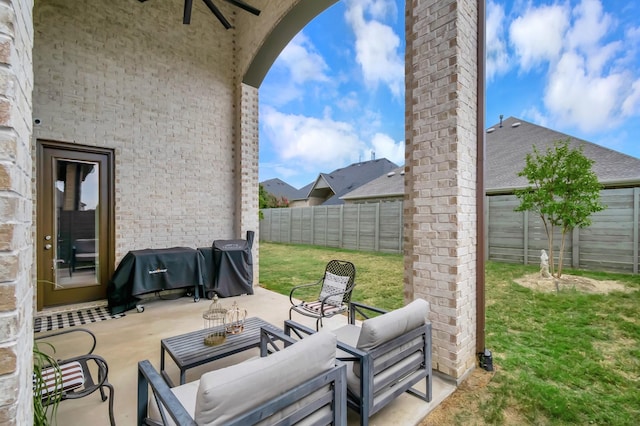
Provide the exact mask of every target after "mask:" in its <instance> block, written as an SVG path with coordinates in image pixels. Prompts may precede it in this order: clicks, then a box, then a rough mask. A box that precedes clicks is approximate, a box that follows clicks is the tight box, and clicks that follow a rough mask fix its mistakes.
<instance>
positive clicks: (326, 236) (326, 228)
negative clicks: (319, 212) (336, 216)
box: [324, 206, 329, 247]
mask: <svg viewBox="0 0 640 426" xmlns="http://www.w3.org/2000/svg"><path fill="white" fill-rule="evenodd" d="M324 246H325V247H328V246H329V206H324Z"/></svg>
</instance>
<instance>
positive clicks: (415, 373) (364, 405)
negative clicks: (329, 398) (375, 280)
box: [284, 299, 432, 425]
mask: <svg viewBox="0 0 640 426" xmlns="http://www.w3.org/2000/svg"><path fill="white" fill-rule="evenodd" d="M356 313H358V314H360V315H361V316H362V317H363V318H365V320H364V321H363V322H362V324H361V325H356ZM372 313H384V314H383V315H379V316H377V317H373V318H369V315H370V314H372ZM428 313H429V303H428V302H426V301H425V300H422V299H417V300H414V301H413V302H411V303H410V304H408V305H407V306H405V307H403V308H400V309H396V310H394V311H391V312H387V313H385V311H383V310H381V309H377V308H372V307H370V306H366V305H363V304H360V303H356V302H351V303H350V304H349V324H348V325H346V326H344V327H341V328H339V329H337V330H333V331H332V333H335V334H336V336H337V339H338V345H337V346H338V352H337V358H338V359H339V360H341V361H343V362H345V363H346V364H347V405H348V406H349V408H351V409H353V410H355V411H357V412H358V413H359V414H360V424H361V425H368V424H369V417H370V416H372V415H373V414H375V413H377V412H378V411H380V410H381V409H382V408H383V407H385V406H386V405H387V404H388V403H390V402H391V401H393V400H394V399H395V398H396V397H398V396H400V395H401V394H403V393H404V392H408V393H410V394H412V395H414V396H417V397H418V398H420V399H422V400H424V401H427V402H428V401H431V394H432V372H431V324H430V323H428V322H427V319H426V317H427V315H428ZM284 330H285V334H287V335H291V333H294V334H295V335H296V336H297V337H298V338H301V339H303V338H304V339H306V338H308V337H306V336H307V335H310V334H313V333H314V332H315V331H314V330H312V329H311V328H309V327H306V326H303V325H301V324H298V323H296V322H294V321H291V320H286V321H285V327H284ZM304 339H303V340H304ZM423 380H424V385H425V388H426V389H425V392H421V391H419V390H417V389H415V388H414V386H415V385H416V384H418V383H419V382H421V381H423Z"/></svg>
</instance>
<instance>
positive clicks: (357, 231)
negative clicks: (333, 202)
mask: <svg viewBox="0 0 640 426" xmlns="http://www.w3.org/2000/svg"><path fill="white" fill-rule="evenodd" d="M361 205H362V204H358V217H357V218H356V248H357V249H358V250H360V206H361Z"/></svg>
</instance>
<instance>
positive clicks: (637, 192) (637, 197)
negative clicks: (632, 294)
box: [633, 187, 640, 274]
mask: <svg viewBox="0 0 640 426" xmlns="http://www.w3.org/2000/svg"><path fill="white" fill-rule="evenodd" d="M639 203H640V188H638V187H635V188H633V273H634V274H637V273H638V238H639V237H638V219H639V217H640V213H639V212H638V210H639V209H640V206H638V204H639Z"/></svg>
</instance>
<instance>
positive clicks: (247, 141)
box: [235, 83, 260, 284]
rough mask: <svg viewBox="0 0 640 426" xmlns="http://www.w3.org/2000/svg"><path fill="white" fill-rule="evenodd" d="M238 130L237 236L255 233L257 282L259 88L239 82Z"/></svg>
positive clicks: (254, 255)
mask: <svg viewBox="0 0 640 426" xmlns="http://www.w3.org/2000/svg"><path fill="white" fill-rule="evenodd" d="M239 84H240V88H239V89H238V91H237V93H239V99H238V102H237V105H239V107H238V108H237V111H236V112H237V115H238V116H237V123H238V124H237V126H236V127H237V129H238V131H237V132H236V142H237V143H236V150H235V152H236V177H237V181H236V193H237V195H236V219H237V222H236V231H238V232H239V233H240V235H238V236H237V237H235V238H244V237H245V235H246V232H247V231H254V232H255V239H254V240H253V250H252V252H253V268H254V270H253V273H254V275H253V276H254V284H257V283H258V282H259V274H258V250H257V248H258V240H259V235H258V234H259V228H260V224H259V219H258V211H259V209H258V89H257V88H255V87H252V86H249V85H248V84H244V83H239Z"/></svg>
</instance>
